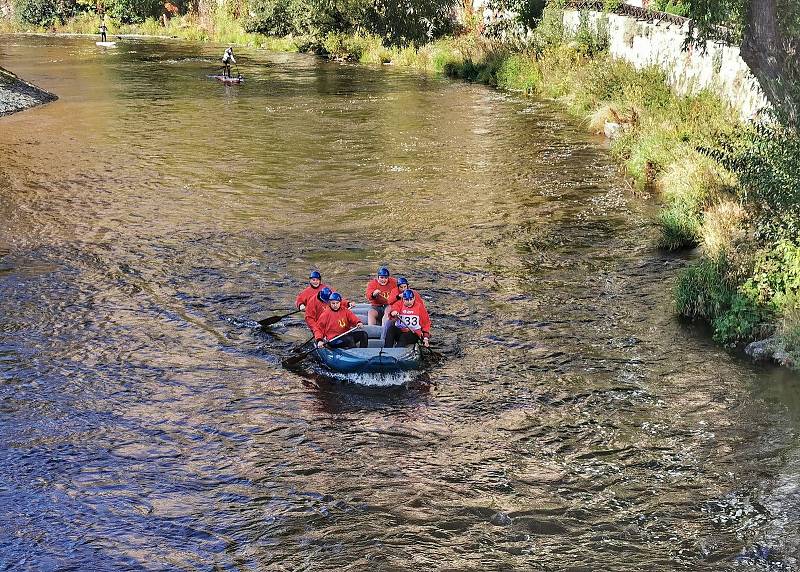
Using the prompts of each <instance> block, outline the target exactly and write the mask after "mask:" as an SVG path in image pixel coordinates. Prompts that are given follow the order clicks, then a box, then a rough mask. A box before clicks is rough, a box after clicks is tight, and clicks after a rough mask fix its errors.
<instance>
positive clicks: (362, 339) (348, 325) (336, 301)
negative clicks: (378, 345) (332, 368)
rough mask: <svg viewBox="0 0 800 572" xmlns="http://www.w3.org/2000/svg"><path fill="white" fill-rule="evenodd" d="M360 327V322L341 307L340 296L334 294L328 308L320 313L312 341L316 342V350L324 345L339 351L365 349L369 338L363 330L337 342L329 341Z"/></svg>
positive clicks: (356, 331)
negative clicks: (355, 348)
mask: <svg viewBox="0 0 800 572" xmlns="http://www.w3.org/2000/svg"><path fill="white" fill-rule="evenodd" d="M361 326H362V323H361V320H359V319H358V317H357V316H356V315H355V314H354V313H353V312H351V311H350V310H349V309H347V308H345V307H343V306H342V295H341V294H339V293H338V292H334V293H333V294H331V297H330V299H329V300H328V308H327V309H326V310H325V311H324V312H322V315H321V316H320V317H319V319H318V320H317V326H316V328H315V330H314V339H316V340H317V347H318V348H322V347H325V346H326V345H327V346H328V347H330V348H340V349H350V348H354V347H355V346H356V345H358V347H360V348H366V347H369V338H368V336H367V332H365V331H364V330H355V331H352V332H350V333H349V334H347V335H346V336H342V337H341V338H339V339H337V340H334V341H332V342H331V341H329V340H333V338H335V337H337V336H339V335H341V334H343V333H345V332H346V331H347V330H351V329H353V328H360V327H361Z"/></svg>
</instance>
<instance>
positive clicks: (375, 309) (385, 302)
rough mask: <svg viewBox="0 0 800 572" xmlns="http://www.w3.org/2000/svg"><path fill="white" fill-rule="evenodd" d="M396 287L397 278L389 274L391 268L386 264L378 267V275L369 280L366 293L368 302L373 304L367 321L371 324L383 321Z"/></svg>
mask: <svg viewBox="0 0 800 572" xmlns="http://www.w3.org/2000/svg"><path fill="white" fill-rule="evenodd" d="M395 288H397V280H395V279H394V278H392V277H390V276H389V269H388V268H386V267H385V266H381V267H380V268H378V273H377V276H376V277H375V278H373V279H372V280H370V281H369V284H367V291H366V293H365V295H366V297H367V302H369V303H370V304H371V305H372V307H371V308H370V309H369V312H367V323H369V325H370V326H375V325H379V324H380V323H381V319H382V318H383V314H384V312H386V308H387V307H388V306H389V296H390V295H391V293H392V290H394V289H395Z"/></svg>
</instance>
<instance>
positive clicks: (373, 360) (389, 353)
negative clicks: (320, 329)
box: [314, 304, 422, 374]
mask: <svg viewBox="0 0 800 572" xmlns="http://www.w3.org/2000/svg"><path fill="white" fill-rule="evenodd" d="M368 310H369V304H356V305H355V307H354V308H353V313H354V314H355V315H356V316H358V317H359V318H360V319H361V321H362V322H364V324H366V323H367V311H368ZM364 330H365V331H366V332H367V336H368V337H369V347H368V348H352V349H349V350H341V349H328V348H322V349H317V350H316V351H315V352H314V356H315V357H316V358H317V361H319V362H320V363H321V364H322V365H324V366H325V367H326V368H328V369H330V370H332V371H335V372H337V373H344V374H353V373H357V374H360V373H378V374H389V373H397V372H403V371H410V370H414V369H419V367H420V363H421V361H422V360H421V358H422V354H421V352H420V349H419V346H418V345H417V344H414V345H411V346H406V347H396V348H385V347H383V342H384V340H383V335H384V331H383V328H382V327H381V326H366V325H365V326H364Z"/></svg>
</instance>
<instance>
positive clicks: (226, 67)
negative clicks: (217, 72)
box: [222, 46, 236, 77]
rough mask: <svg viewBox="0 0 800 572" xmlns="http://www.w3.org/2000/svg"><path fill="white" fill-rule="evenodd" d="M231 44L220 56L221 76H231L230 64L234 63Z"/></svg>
mask: <svg viewBox="0 0 800 572" xmlns="http://www.w3.org/2000/svg"><path fill="white" fill-rule="evenodd" d="M235 63H236V60H235V59H234V57H233V46H229V47H228V49H227V50H225V53H224V54H223V56H222V77H231V64H235Z"/></svg>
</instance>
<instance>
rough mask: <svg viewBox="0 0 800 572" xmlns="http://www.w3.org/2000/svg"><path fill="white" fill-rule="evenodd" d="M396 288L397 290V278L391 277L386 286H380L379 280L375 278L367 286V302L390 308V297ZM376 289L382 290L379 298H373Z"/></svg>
mask: <svg viewBox="0 0 800 572" xmlns="http://www.w3.org/2000/svg"><path fill="white" fill-rule="evenodd" d="M396 288H397V279H396V278H392V277H391V276H390V277H389V281H388V282H387V283H386V286H381V285H380V284H378V279H377V278H373V279H372V280H370V281H369V284H367V290H366V296H367V301H368V302H369V303H370V304H372V305H373V306H388V305H389V304H391V300H390V298H389V296H390V295H391V293H392V290H394V289H396ZM376 289H377V290H380V291H381V293H380V294H378V297H377V298H373V297H372V293H373V292H374V291H375V290H376Z"/></svg>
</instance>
